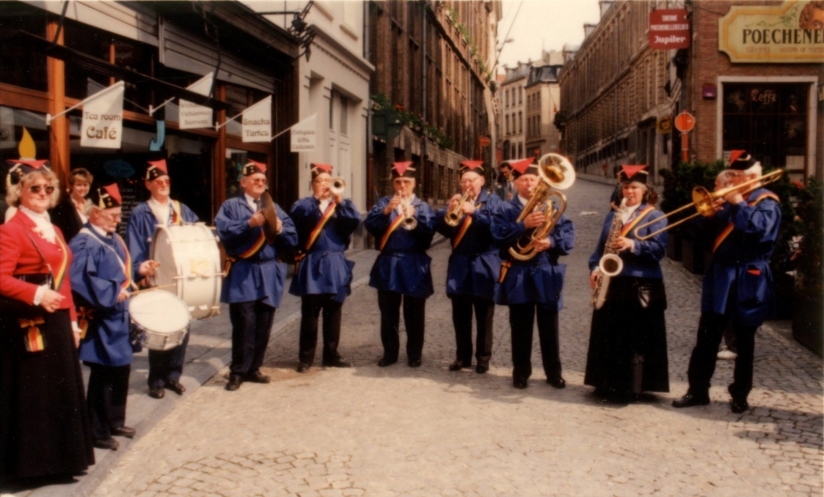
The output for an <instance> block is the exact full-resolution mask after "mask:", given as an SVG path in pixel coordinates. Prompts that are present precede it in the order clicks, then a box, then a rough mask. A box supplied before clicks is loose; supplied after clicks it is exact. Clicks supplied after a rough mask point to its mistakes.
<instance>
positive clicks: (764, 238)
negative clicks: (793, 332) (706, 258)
mask: <svg viewBox="0 0 824 497" xmlns="http://www.w3.org/2000/svg"><path fill="white" fill-rule="evenodd" d="M774 195H775V194H773V193H772V192H770V191H769V190H766V189H764V188H758V189H756V190H754V191H752V192H750V194H749V195H748V197H747V199H746V201H745V202H742V203H739V204H736V205H729V204H725V205H724V208H723V209H722V210H721V211H719V212H717V213H716V214H715V216H714V217H713V218H712V219H709V220H706V221H704V223H703V224H705V229H711V230H713V231H714V233H716V240H717V239H718V236H719V235H720V233H722V232H723V231H724V228H725V227H726V226H731V227H732V231H731V232H730V233H729V234H728V235H727V236H726V238H724V240H723V241H721V242H720V244H719V245H718V247H717V248H716V249H715V251H714V253H713V257H712V262H710V265H709V267H708V268H707V270H706V271H705V273H704V282H703V289H702V294H701V312H715V313H718V314H724V315H726V316H727V317H729V318H731V319H732V320H733V321H734V322H736V323H738V324H741V325H743V326H755V327H757V326H761V324H763V322H764V320H765V319H766V318H767V316H768V314H769V312H770V311H771V309H772V307H771V306H772V282H773V278H772V272H771V271H770V256H771V255H772V252H773V250H774V249H775V243H776V241H777V240H778V235H779V231H780V227H781V205H780V204H779V202H778V201H777V200H776V198H775V197H774ZM759 198H761V200H760V201H759V202H757V203H756V204H755V205H750V203H752V202H753V201H755V200H756V199H759ZM699 224H701V223H699Z"/></svg>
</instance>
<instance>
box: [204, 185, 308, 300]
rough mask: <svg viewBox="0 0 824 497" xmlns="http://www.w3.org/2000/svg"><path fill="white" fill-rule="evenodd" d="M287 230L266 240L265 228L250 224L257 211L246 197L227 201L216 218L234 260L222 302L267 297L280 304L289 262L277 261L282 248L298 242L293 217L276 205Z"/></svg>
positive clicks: (227, 277)
mask: <svg viewBox="0 0 824 497" xmlns="http://www.w3.org/2000/svg"><path fill="white" fill-rule="evenodd" d="M275 209H276V210H277V215H278V218H279V219H280V220H281V223H282V224H283V229H282V231H281V233H280V234H279V235H277V237H276V238H275V242H274V243H272V244H268V243H266V240H265V236H264V233H263V227H261V226H257V227H255V228H252V227H250V226H249V218H251V217H252V215H253V214H254V211H253V210H252V207H251V206H250V205H249V204H248V203H247V202H246V197H245V195H243V194H242V193H241V195H240V196H238V197H234V198H230V199H228V200H226V201H225V202H223V205H221V206H220V210H219V211H218V213H217V216H216V217H215V226H216V227H217V234H218V237H219V238H220V241H221V242H223V247H224V249H225V250H226V255H228V256H229V257H230V258H232V259H234V261H233V263H232V265H231V268H230V269H229V274H227V275H226V276H225V277H224V278H223V288H222V291H221V293H220V301H221V302H225V303H237V302H251V301H256V300H263V302H264V303H265V304H267V305H269V306H271V307H278V306H279V305H280V300H281V298H283V288H284V284H285V281H286V264H284V263H282V262H278V261H277V254H278V251H281V250H285V249H287V248H289V247H294V246H295V245H296V244H297V241H298V235H297V232H296V231H295V225H294V223H292V219H291V218H290V217H289V216H288V215H287V214H286V212H284V211H283V209H281V208H280V206H278V205H277V204H275Z"/></svg>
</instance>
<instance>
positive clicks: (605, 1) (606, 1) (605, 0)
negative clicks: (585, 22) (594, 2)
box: [598, 0, 614, 19]
mask: <svg viewBox="0 0 824 497" xmlns="http://www.w3.org/2000/svg"><path fill="white" fill-rule="evenodd" d="M613 3H614V2H613V0H601V1H600V2H598V6H599V7H600V8H601V19H603V18H604V14H606V13H607V11H608V10H609V8H610V7H612V4H613Z"/></svg>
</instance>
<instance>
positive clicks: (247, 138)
mask: <svg viewBox="0 0 824 497" xmlns="http://www.w3.org/2000/svg"><path fill="white" fill-rule="evenodd" d="M271 139H272V96H271V95H269V96H268V97H266V98H264V99H263V100H261V101H260V102H258V103H256V104H254V105H252V106H251V107H249V108H248V109H246V110H244V111H243V142H244V143H247V142H268V141H269V140H271Z"/></svg>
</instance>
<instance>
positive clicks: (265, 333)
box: [229, 300, 277, 376]
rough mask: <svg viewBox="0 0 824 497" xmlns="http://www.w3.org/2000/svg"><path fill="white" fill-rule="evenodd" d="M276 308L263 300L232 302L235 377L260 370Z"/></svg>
mask: <svg viewBox="0 0 824 497" xmlns="http://www.w3.org/2000/svg"><path fill="white" fill-rule="evenodd" d="M276 310H277V309H275V308H274V307H271V306H269V305H266V304H264V303H263V301H262V300H253V301H250V302H236V303H232V304H229V320H230V321H231V322H232V364H231V365H230V366H229V372H230V374H231V375H232V376H246V375H248V374H250V373H255V372H257V371H259V370H260V366H261V365H262V364H263V356H264V355H266V346H267V345H269V335H271V333H272V322H273V321H274V319H275V311H276Z"/></svg>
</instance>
